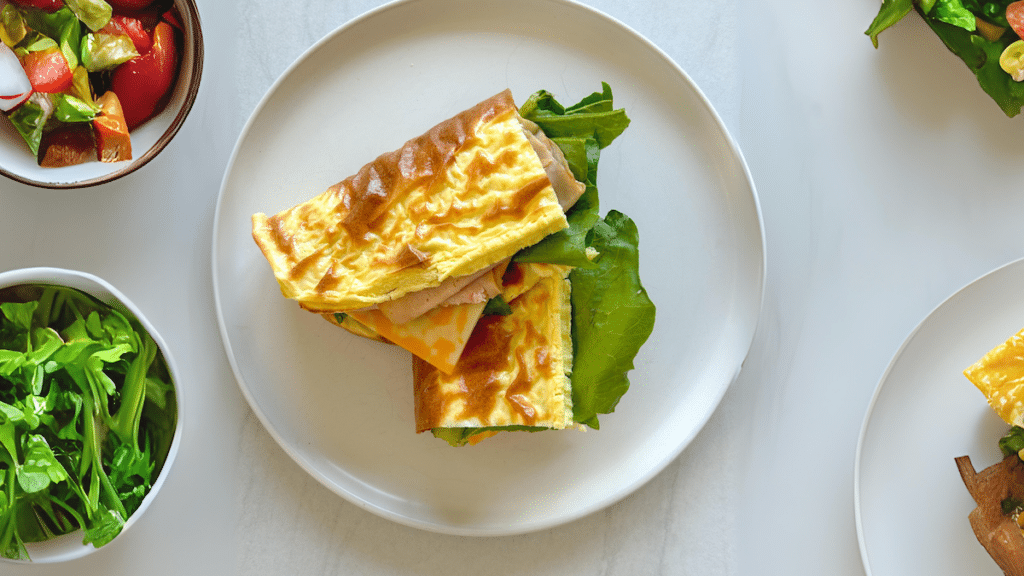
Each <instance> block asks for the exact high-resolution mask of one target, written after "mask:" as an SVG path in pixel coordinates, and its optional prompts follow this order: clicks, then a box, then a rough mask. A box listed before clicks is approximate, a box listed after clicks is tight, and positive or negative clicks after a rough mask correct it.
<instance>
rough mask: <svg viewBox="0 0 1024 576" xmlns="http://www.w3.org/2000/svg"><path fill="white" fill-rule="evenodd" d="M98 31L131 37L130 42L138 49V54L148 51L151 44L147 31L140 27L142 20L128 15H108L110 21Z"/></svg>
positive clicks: (151, 40)
mask: <svg viewBox="0 0 1024 576" xmlns="http://www.w3.org/2000/svg"><path fill="white" fill-rule="evenodd" d="M100 32H106V33H108V34H124V35H126V36H128V37H129V38H131V39H132V44H135V49H136V50H138V52H139V54H146V53H147V52H149V48H150V46H152V44H153V39H152V38H150V37H149V33H148V32H146V29H145V28H143V27H142V22H140V21H139V20H138V19H137V18H131V17H129V16H121V15H120V14H114V15H113V16H111V17H110V22H108V23H107V25H106V26H104V27H103V29H102V30H100Z"/></svg>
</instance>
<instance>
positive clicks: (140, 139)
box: [0, 0, 203, 188]
mask: <svg viewBox="0 0 1024 576" xmlns="http://www.w3.org/2000/svg"><path fill="white" fill-rule="evenodd" d="M4 3H5V2H4V1H3V0H0V5H2V4H4ZM174 6H175V8H176V9H177V14H178V16H179V17H180V22H181V28H182V32H181V37H182V39H183V42H182V46H181V48H182V50H181V66H180V68H179V72H178V78H177V80H176V83H175V85H174V88H173V89H172V93H171V97H170V100H169V101H168V103H167V105H166V106H165V107H164V109H163V111H162V112H160V113H159V114H157V115H156V116H154V117H153V118H150V119H149V120H147V121H146V122H145V123H143V124H142V125H140V126H138V127H136V128H135V129H134V130H132V131H131V139H132V159H131V160H125V161H122V162H98V161H95V160H90V161H87V162H84V163H82V164H76V165H73V166H66V167H62V168H43V167H40V166H39V165H38V164H37V162H36V158H35V157H34V156H33V155H32V153H31V151H29V148H28V146H26V145H25V142H24V140H23V139H22V138H21V136H20V135H19V134H18V132H17V131H16V130H15V129H14V127H13V125H11V123H10V122H9V121H7V120H6V119H4V118H0V174H3V175H4V176H6V177H8V178H10V179H12V180H16V181H18V182H23V183H25V184H30V185H32V186H39V187H42V188H84V187H87V186H95V185H97V184H103V183H105V182H111V181H113V180H116V179H118V178H120V177H122V176H125V175H127V174H131V173H132V172H134V171H136V170H138V169H139V168H141V167H143V166H145V165H146V164H147V163H149V161H150V160H152V159H153V158H155V157H156V155H157V154H159V153H160V152H161V151H162V150H163V149H164V148H165V147H166V146H167V144H168V143H169V142H170V141H171V139H172V138H174V135H175V134H177V133H178V130H179V129H180V128H181V126H182V124H183V123H184V122H185V118H186V117H187V116H188V114H189V112H190V111H191V110H192V104H193V103H194V102H195V99H196V95H197V94H198V92H199V80H200V77H201V76H202V71H203V34H202V29H201V26H200V22H199V10H198V9H197V8H196V4H195V1H194V0H174Z"/></svg>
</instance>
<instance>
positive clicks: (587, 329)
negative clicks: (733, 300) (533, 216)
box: [569, 211, 655, 428]
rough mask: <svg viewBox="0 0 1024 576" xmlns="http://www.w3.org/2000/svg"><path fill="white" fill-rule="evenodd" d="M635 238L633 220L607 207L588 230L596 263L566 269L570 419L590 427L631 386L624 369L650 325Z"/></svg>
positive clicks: (650, 305)
mask: <svg viewBox="0 0 1024 576" xmlns="http://www.w3.org/2000/svg"><path fill="white" fill-rule="evenodd" d="M639 241H640V237H639V232H638V231H637V228H636V224H634V223H633V221H632V220H630V219H629V218H628V217H627V216H626V215H625V214H622V213H621V212H616V211H611V212H609V213H608V215H607V216H606V217H605V219H604V220H603V221H601V222H599V223H598V224H597V225H595V226H594V229H593V232H592V237H591V245H592V246H593V247H594V248H596V249H597V251H598V252H599V253H600V256H599V257H598V259H597V267H596V268H595V269H583V268H577V269H574V270H573V271H572V272H571V273H570V274H569V281H570V283H571V284H572V296H571V298H572V335H573V371H572V376H571V378H572V392H573V393H572V401H573V419H574V420H576V421H577V422H579V423H581V424H586V425H587V426H590V427H592V428H598V427H599V424H598V419H597V415H598V414H607V413H610V412H612V411H614V409H615V406H616V405H617V404H618V402H619V399H620V398H621V397H622V395H623V394H625V393H626V391H627V390H628V389H629V379H628V378H627V377H626V373H627V372H629V371H630V370H632V369H633V358H634V357H635V356H636V354H637V352H639V350H640V347H641V346H642V345H643V343H644V342H646V341H647V338H648V337H649V336H650V334H651V332H652V331H653V329H654V316H655V307H654V303H653V302H651V300H650V298H649V297H648V296H647V291H646V290H644V287H643V285H642V284H641V283H640V255H639V249H638V247H639Z"/></svg>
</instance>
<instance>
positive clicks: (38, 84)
mask: <svg viewBox="0 0 1024 576" xmlns="http://www.w3.org/2000/svg"><path fill="white" fill-rule="evenodd" d="M179 5H182V6H183V7H184V8H186V9H185V10H184V12H185V14H184V16H185V18H183V14H182V12H183V10H181V9H180V8H181V7H182V6H179ZM0 40H2V43H0V111H2V112H3V114H4V116H6V117H7V119H6V120H5V121H0V123H6V124H7V125H8V126H6V127H5V128H6V129H8V133H11V132H12V131H11V130H10V128H13V132H15V133H16V134H17V135H18V136H20V140H21V141H22V142H21V143H20V144H19V146H20V148H21V150H20V152H21V156H22V158H19V159H18V160H19V161H20V162H22V163H24V162H25V158H26V157H27V158H30V159H31V160H32V161H33V162H34V164H35V166H33V171H32V172H33V173H32V174H31V175H26V173H24V172H21V173H18V171H17V170H4V168H8V166H3V165H2V164H5V163H6V162H5V160H6V159H7V158H6V157H5V156H11V155H13V154H12V153H11V151H10V150H8V153H7V154H6V155H5V154H3V152H0V172H4V173H5V174H6V175H8V176H12V177H14V178H15V179H16V180H21V181H24V182H27V183H30V184H36V185H42V186H48V187H77V186H82V185H91V184H96V183H100V182H104V181H108V180H109V179H112V178H111V177H118V176H120V175H123V174H124V173H127V172H130V171H131V170H134V169H135V168H137V167H138V166H140V165H141V164H142V163H145V162H146V161H148V160H149V159H150V158H151V157H152V156H153V155H155V153H156V151H159V149H160V148H162V147H163V146H164V145H166V143H167V141H169V140H170V137H172V136H173V135H174V133H176V132H177V130H178V128H179V127H180V124H181V122H183V120H184V116H185V115H187V113H188V111H189V110H190V108H191V105H192V102H193V101H194V99H195V94H196V92H197V90H198V81H199V70H201V53H202V48H201V46H202V43H201V42H202V41H201V35H200V34H199V31H198V15H197V14H196V11H195V8H194V5H193V4H192V0H188V1H187V2H175V1H173V0H0ZM197 46H198V49H197ZM182 84H185V85H184V86H182ZM182 92H184V95H182ZM176 96H177V97H176ZM165 110H166V111H167V112H169V113H170V114H164V112H165ZM157 116H169V117H170V120H169V125H168V126H167V128H166V130H161V129H163V126H159V127H157V128H156V130H158V131H162V132H163V133H162V134H160V137H159V138H157V139H156V142H155V144H153V146H152V147H149V146H146V145H147V144H149V143H148V142H146V143H144V144H143V146H142V147H139V146H136V145H134V144H135V142H134V138H133V136H134V135H135V133H136V129H138V128H140V127H143V128H145V129H147V130H149V131H150V132H153V131H154V130H152V129H151V127H150V126H149V124H151V123H153V119H154V118H155V117H157ZM151 139H152V138H151ZM8 140H11V138H8ZM153 148H156V150H153ZM133 149H134V150H133ZM139 152H142V154H141V155H140V154H139ZM140 156H141V157H140ZM132 160H135V162H132V163H131V167H130V168H128V169H125V168H121V167H119V166H118V167H115V168H113V169H111V170H105V169H100V172H99V173H95V170H94V171H93V172H94V173H85V172H83V173H82V174H85V176H84V177H74V176H71V177H67V178H63V179H58V180H56V181H50V179H49V178H47V177H45V176H44V177H39V174H40V173H41V172H40V171H39V170H34V169H35V168H40V169H60V168H64V167H68V166H76V165H81V164H88V163H96V162H99V163H109V164H115V165H116V164H118V163H125V162H128V161H132ZM138 160H143V162H141V163H140V162H138ZM104 172H108V173H109V174H106V173H104Z"/></svg>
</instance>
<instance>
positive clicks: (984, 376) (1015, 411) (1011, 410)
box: [964, 330, 1024, 426]
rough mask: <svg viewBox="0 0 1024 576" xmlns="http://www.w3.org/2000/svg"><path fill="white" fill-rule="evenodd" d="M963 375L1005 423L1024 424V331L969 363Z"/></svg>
mask: <svg viewBox="0 0 1024 576" xmlns="http://www.w3.org/2000/svg"><path fill="white" fill-rule="evenodd" d="M964 376H967V379H968V380H970V381H971V382H973V383H974V385H975V386H977V387H978V390H981V392H982V393H983V394H984V395H985V398H986V399H987V400H988V404H989V406H991V407H992V409H993V410H995V411H996V414H999V417H1000V418H1002V419H1003V420H1005V421H1006V423H1007V424H1010V425H1012V426H1024V330H1021V331H1020V332H1017V333H1016V334H1014V335H1013V336H1011V337H1010V338H1008V339H1007V340H1006V342H1003V343H1002V344H1000V345H999V346H996V347H995V348H993V349H992V350H991V351H989V353H988V354H985V356H984V357H982V359H981V360H978V361H977V362H975V363H974V364H972V365H971V366H969V367H968V368H967V369H966V370H964Z"/></svg>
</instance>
